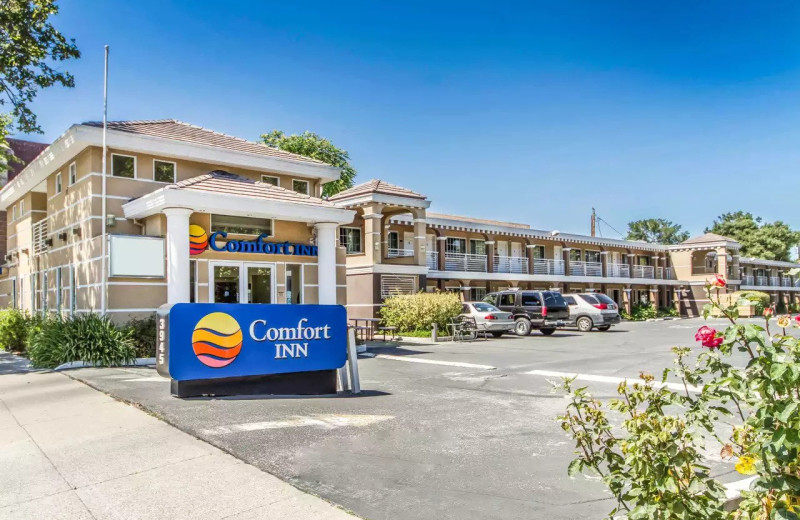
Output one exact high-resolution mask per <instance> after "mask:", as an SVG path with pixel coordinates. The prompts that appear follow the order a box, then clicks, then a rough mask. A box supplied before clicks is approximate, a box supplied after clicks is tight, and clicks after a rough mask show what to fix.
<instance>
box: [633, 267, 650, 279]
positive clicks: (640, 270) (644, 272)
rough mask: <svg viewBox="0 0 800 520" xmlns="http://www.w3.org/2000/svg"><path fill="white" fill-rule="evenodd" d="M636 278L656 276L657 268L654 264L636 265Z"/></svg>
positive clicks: (634, 274) (634, 272)
mask: <svg viewBox="0 0 800 520" xmlns="http://www.w3.org/2000/svg"><path fill="white" fill-rule="evenodd" d="M633 277H634V278H655V270H654V269H653V266H652V265H634V266H633Z"/></svg>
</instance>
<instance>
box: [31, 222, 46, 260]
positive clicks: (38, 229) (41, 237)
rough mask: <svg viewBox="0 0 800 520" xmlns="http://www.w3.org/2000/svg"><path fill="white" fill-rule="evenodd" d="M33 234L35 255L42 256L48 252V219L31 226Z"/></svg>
mask: <svg viewBox="0 0 800 520" xmlns="http://www.w3.org/2000/svg"><path fill="white" fill-rule="evenodd" d="M31 233H32V234H33V237H32V238H33V254H34V255H40V254H42V253H44V252H45V251H47V243H46V242H45V241H46V240H47V219H46V218H45V219H42V220H40V221H39V222H36V223H35V224H34V225H33V226H31Z"/></svg>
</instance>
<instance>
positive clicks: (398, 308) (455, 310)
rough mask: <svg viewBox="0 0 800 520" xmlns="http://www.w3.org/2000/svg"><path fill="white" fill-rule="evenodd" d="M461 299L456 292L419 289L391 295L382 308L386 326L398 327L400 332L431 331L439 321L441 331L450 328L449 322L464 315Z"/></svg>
mask: <svg viewBox="0 0 800 520" xmlns="http://www.w3.org/2000/svg"><path fill="white" fill-rule="evenodd" d="M461 310H462V303H461V298H459V296H458V294H455V293H445V292H433V293H426V292H419V293H416V294H407V295H397V296H390V297H389V298H387V299H386V301H384V304H383V307H382V308H381V311H380V312H381V317H382V318H383V321H384V322H385V323H386V325H388V326H391V327H397V331H398V332H405V331H412V330H413V331H417V330H431V329H432V328H433V324H434V323H436V324H437V325H438V327H439V330H441V331H444V330H447V323H448V322H450V320H452V319H453V318H455V317H456V316H458V315H459V314H461Z"/></svg>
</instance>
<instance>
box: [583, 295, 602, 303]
mask: <svg viewBox="0 0 800 520" xmlns="http://www.w3.org/2000/svg"><path fill="white" fill-rule="evenodd" d="M581 298H583V299H584V300H586V302H587V303H591V304H592V305H597V304H598V303H600V302H599V301H597V298H595V296H594V295H593V294H581Z"/></svg>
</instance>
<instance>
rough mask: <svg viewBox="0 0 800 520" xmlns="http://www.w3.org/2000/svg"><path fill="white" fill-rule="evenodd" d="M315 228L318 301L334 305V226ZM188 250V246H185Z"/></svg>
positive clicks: (335, 242) (328, 224)
mask: <svg viewBox="0 0 800 520" xmlns="http://www.w3.org/2000/svg"><path fill="white" fill-rule="evenodd" d="M314 227H315V228H316V229H317V279H318V283H319V303H320V304H321V305H336V245H337V242H338V241H337V240H336V228H337V227H338V225H337V224H334V223H332V222H320V223H319V224H316V225H315V226H314ZM187 251H188V246H187Z"/></svg>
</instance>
